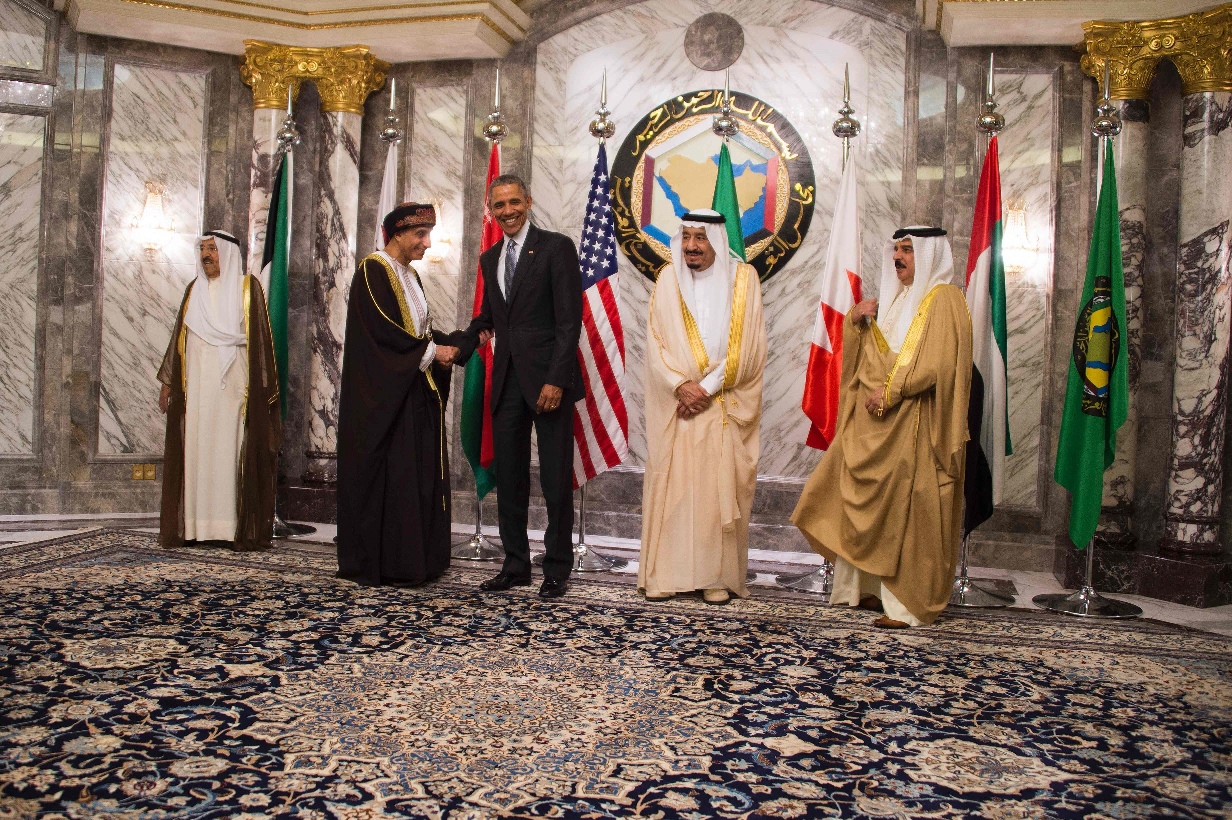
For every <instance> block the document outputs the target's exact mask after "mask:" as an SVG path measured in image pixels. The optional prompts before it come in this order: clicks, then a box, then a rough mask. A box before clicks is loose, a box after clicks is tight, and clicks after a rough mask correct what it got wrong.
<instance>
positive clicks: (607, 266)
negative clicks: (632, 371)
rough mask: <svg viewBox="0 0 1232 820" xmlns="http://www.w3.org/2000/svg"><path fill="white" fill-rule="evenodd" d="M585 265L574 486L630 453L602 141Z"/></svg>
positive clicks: (583, 249)
mask: <svg viewBox="0 0 1232 820" xmlns="http://www.w3.org/2000/svg"><path fill="white" fill-rule="evenodd" d="M578 262H579V264H580V267H581V269H582V290H583V293H582V338H581V340H580V341H579V343H578V364H580V365H581V368H582V381H583V383H584V384H585V386H586V398H585V400H584V401H582V402H579V403H578V404H576V405H574V407H573V441H574V445H575V446H574V448H573V486H574V487H575V488H576V487H581V486H582V485H583V484H585V483H586V482H587V481H589V480H590V479H592V478H594V477H595V476H597V475H599V473H602V472H604V471H606V470H607V469H609V468H611V467H615V466H616V465H617V464H619V463H621V462H622V461H624V459H625V456H627V455H628V454H629V413H628V411H626V410H625V397H624V393H623V390H622V388H621V382H622V381H623V380H624V376H625V335H624V330H623V329H622V328H621V326H620V308H619V306H618V305H617V304H616V288H615V287H614V283H615V282H616V229H615V225H614V224H613V222H612V196H611V184H610V182H609V180H608V177H607V149H606V148H604V146H603V144H602V143H600V144H599V156H598V157H597V158H596V159H595V172H594V175H593V176H592V177H591V179H590V199H589V201H588V202H587V203H586V226H585V227H584V228H583V229H582V243H581V246H580V247H579V248H578Z"/></svg>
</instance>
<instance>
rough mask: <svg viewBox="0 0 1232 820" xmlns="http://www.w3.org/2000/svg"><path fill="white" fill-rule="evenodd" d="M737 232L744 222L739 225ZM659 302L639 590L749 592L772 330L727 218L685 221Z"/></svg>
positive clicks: (650, 343) (652, 596)
mask: <svg viewBox="0 0 1232 820" xmlns="http://www.w3.org/2000/svg"><path fill="white" fill-rule="evenodd" d="M737 229H738V227H737ZM671 254H672V261H671V263H669V264H667V265H664V266H663V269H662V270H661V271H659V277H658V281H657V282H656V284H655V289H654V294H653V295H652V296H651V298H650V329H649V332H648V333H647V334H646V336H647V351H646V387H645V392H646V444H647V453H646V476H645V480H644V483H643V488H642V549H641V559H640V566H639V568H638V580H637V583H638V587H639V588H641V589H642V590H644V591H645V593H646V598H647V600H652V601H654V600H660V601H661V600H666V599H668V598H671V597H673V596H674V595H675V594H676V593H678V592H692V591H694V590H698V591H701V593H702V597H703V599H704V600H705V601H706V603H709V604H725V603H727V602H728V601H729V600H730V598H731V595H733V594H735V595H738V596H740V597H742V598H745V597H748V594H749V591H748V588H747V587H746V586H745V573H746V571H747V570H748V562H749V514H750V512H751V510H752V506H753V491H754V490H755V489H756V485H757V456H758V451H759V430H758V426H759V425H760V423H761V386H762V373H763V371H764V370H765V366H766V327H765V323H764V321H763V319H762V305H761V283H760V282H759V281H758V278H757V271H756V270H754V268H753V266H752V265H747V264H745V263H743V262H741V261H740V260H738V259H736V258H734V257H733V256H732V255H731V252H730V250H729V247H728V243H727V229H726V228H725V226H724V220H723V216H722V215H721V214H719V213H717V212H715V211H711V210H699V211H691V212H689V213H687V214H685V215H684V216H683V217H681V222H680V229H679V230H678V231H677V232H676V236H675V237H673V239H672V241H671Z"/></svg>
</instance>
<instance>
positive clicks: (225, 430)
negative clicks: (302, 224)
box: [158, 231, 282, 550]
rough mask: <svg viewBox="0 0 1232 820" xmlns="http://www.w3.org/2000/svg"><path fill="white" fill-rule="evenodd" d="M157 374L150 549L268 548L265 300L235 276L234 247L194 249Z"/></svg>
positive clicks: (257, 288)
mask: <svg viewBox="0 0 1232 820" xmlns="http://www.w3.org/2000/svg"><path fill="white" fill-rule="evenodd" d="M199 250H200V253H199V264H198V266H197V277H196V278H195V279H194V280H193V281H192V282H190V283H189V284H188V288H187V289H186V290H185V291H184V300H183V302H182V303H181V304H180V313H179V318H178V319H177V320H176V323H175V329H174V330H173V331H172V333H171V343H170V344H169V345H168V346H167V354H166V355H165V356H164V357H163V364H162V367H160V368H159V369H158V380H159V381H160V382H162V384H163V387H162V393H161V394H160V395H159V397H158V407H159V409H160V410H161V411H162V412H164V413H166V414H167V438H166V448H165V451H164V458H163V498H162V514H161V517H160V522H159V533H158V541H159V543H160V544H162V545H163V546H164V547H180V546H183V545H184V542H185V541H198V542H200V541H214V542H224V543H225V544H226V545H227V546H234V548H236V549H241V550H254V549H263V548H266V547H268V546H269V545H270V537H271V535H272V534H273V528H274V490H275V486H276V481H277V473H278V448H279V447H280V446H281V444H282V417H281V415H280V409H279V405H278V370H277V368H276V366H275V363H274V343H273V339H272V338H271V336H270V325H269V314H268V313H267V312H266V308H265V293H264V291H262V290H261V284H260V282H258V281H257V280H256V278H255V277H252V276H245V275H244V271H243V262H242V260H243V258H244V253H243V251H242V250H241V249H240V246H239V243H238V242H237V241H236V239H235V237H233V236H231V235H230V234H228V233H224V232H223V231H210V232H209V233H207V234H206V235H205V236H202V237H201V240H200V248H199Z"/></svg>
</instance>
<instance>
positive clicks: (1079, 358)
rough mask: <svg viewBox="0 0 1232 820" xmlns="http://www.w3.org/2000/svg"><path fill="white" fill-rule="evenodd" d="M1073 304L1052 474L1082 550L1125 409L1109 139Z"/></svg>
mask: <svg viewBox="0 0 1232 820" xmlns="http://www.w3.org/2000/svg"><path fill="white" fill-rule="evenodd" d="M1080 304H1081V308H1080V309H1079V311H1078V321H1077V322H1076V323H1075V327H1074V350H1073V356H1072V358H1071V360H1070V362H1071V363H1070V368H1069V381H1068V383H1067V384H1066V387H1065V409H1064V412H1063V415H1062V416H1061V437H1060V441H1059V442H1058V443H1057V466H1056V470H1055V472H1054V474H1053V475H1054V477H1055V478H1056V480H1057V483H1058V484H1060V485H1061V486H1062V487H1064V488H1065V489H1067V490H1069V491H1070V494H1071V496H1072V499H1071V502H1070V510H1069V537H1070V540H1071V541H1073V542H1074V545H1075V546H1076V547H1078V548H1079V549H1083V548H1085V547H1086V546H1087V544H1088V543H1089V542H1090V541H1091V538H1092V537H1093V536H1094V535H1095V526H1096V524H1098V523H1099V508H1100V505H1101V504H1102V503H1103V497H1104V471H1105V470H1107V469H1108V467H1109V465H1111V464H1112V461H1113V459H1114V458H1115V457H1116V431H1117V429H1118V428H1119V427H1120V426H1121V425H1122V424H1124V423H1125V417H1126V415H1127V413H1128V410H1129V375H1128V362H1127V358H1128V356H1127V354H1128V347H1127V345H1126V339H1125V275H1124V273H1123V271H1122V269H1121V225H1120V213H1119V210H1118V207H1117V189H1116V170H1115V167H1114V162H1113V159H1112V141H1111V140H1107V142H1106V144H1105V146H1104V181H1103V185H1102V186H1101V187H1100V191H1099V205H1098V207H1097V209H1096V213H1095V229H1094V231H1093V232H1092V234H1091V249H1090V252H1089V255H1088V256H1087V279H1086V284H1085V285H1083V288H1082V302H1081V303H1080Z"/></svg>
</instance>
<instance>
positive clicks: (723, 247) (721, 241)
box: [671, 208, 740, 350]
mask: <svg viewBox="0 0 1232 820" xmlns="http://www.w3.org/2000/svg"><path fill="white" fill-rule="evenodd" d="M685 228H705V230H706V239H708V240H709V241H710V245H711V247H713V248H714V264H713V265H712V266H711V267H710V275H712V276H717V277H719V281H720V282H721V283H722V285H723V287H722V292H723V293H724V294H726V300H727V301H726V302H725V303H724V307H723V315H726V314H728V313H729V312H730V311H731V294H732V288H733V286H734V285H735V282H736V265H737V263H739V261H740V260H739V259H737V258H736V257H735V255H734V254H733V253H732V250H731V246H730V245H728V244H727V224H726V222H725V221H724V219H723V215H722V214H721V213H719V212H718V211H712V210H710V209H709V208H701V209H698V210H695V211H689V212H688V213H686V214H685V215H684V216H682V217H680V227H679V228H677V229H676V235H675V236H673V237H672V241H671V251H672V267H673V268H675V270H676V280H677V281H678V282H679V283H680V296H681V298H683V299H684V303H685V304H686V305H688V307H689V310H690V312H692V314H693V315H694V316H696V315H697V299H696V298H695V297H694V295H693V277H692V275H691V274H692V270H691V269H690V268H689V266H688V265H686V264H685V261H684V249H683V245H684V229H685ZM699 273H700V271H699ZM722 342H723V343H722V347H721V348H720V349H721V350H726V349H727V329H726V328H724V330H723V340H722Z"/></svg>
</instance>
